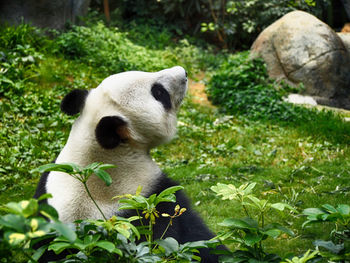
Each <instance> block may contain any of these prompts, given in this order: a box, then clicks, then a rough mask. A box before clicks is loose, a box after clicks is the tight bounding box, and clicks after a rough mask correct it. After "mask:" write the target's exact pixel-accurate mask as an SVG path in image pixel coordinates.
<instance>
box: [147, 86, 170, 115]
mask: <svg viewBox="0 0 350 263" xmlns="http://www.w3.org/2000/svg"><path fill="white" fill-rule="evenodd" d="M151 92H152V95H153V97H154V98H155V99H156V100H157V101H159V102H160V103H162V104H163V106H164V108H165V109H166V110H170V109H171V100H170V95H169V92H168V91H167V90H166V89H165V88H164V87H163V85H162V84H160V83H154V84H153V85H152V88H151Z"/></svg>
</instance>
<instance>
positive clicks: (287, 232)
mask: <svg viewBox="0 0 350 263" xmlns="http://www.w3.org/2000/svg"><path fill="white" fill-rule="evenodd" d="M271 229H278V230H280V231H282V232H283V233H286V234H288V235H289V236H292V237H293V236H294V232H293V231H292V230H290V229H288V228H286V227H284V226H282V225H281V224H279V223H271V224H268V225H267V226H266V227H265V228H264V231H268V230H271Z"/></svg>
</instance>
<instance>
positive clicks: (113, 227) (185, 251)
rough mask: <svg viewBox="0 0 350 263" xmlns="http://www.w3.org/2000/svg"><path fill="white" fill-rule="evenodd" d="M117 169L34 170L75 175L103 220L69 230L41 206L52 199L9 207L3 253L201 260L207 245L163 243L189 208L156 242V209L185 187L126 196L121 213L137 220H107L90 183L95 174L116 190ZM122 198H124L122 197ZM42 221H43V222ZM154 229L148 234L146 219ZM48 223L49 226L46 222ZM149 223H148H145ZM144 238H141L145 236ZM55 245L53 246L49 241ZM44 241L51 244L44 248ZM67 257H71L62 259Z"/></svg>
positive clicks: (2, 220) (2, 226)
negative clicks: (114, 174) (113, 173)
mask: <svg viewBox="0 0 350 263" xmlns="http://www.w3.org/2000/svg"><path fill="white" fill-rule="evenodd" d="M113 167H115V166H114V165H109V164H102V163H92V164H90V165H88V166H86V167H84V168H81V167H79V166H78V165H76V164H73V163H64V164H55V163H53V164H47V165H43V166H40V167H38V168H37V169H34V170H33V171H32V172H50V171H59V172H64V173H67V174H70V175H71V176H72V177H73V178H75V179H77V180H79V181H80V182H81V183H82V184H83V185H84V187H85V190H86V192H87V193H88V195H89V197H90V198H91V199H92V201H93V202H94V204H95V205H96V207H97V208H98V210H99V211H100V212H101V215H102V216H103V218H104V220H89V219H86V220H78V221H76V222H75V225H66V224H63V223H61V222H60V221H59V220H58V214H57V211H56V210H55V209H54V208H53V207H51V206H49V205H47V204H44V203H43V204H39V201H40V200H42V199H44V198H48V197H50V195H49V194H46V195H44V196H42V197H40V198H39V199H38V200H35V199H30V200H29V201H21V202H19V203H14V202H11V203H8V204H7V205H5V206H4V207H3V208H2V210H3V211H4V212H6V213H7V214H5V215H4V216H1V217H0V240H1V241H4V243H3V244H2V246H0V251H1V252H4V253H5V254H6V253H8V255H11V253H13V252H14V251H18V252H20V253H21V254H23V255H24V256H25V257H26V258H28V260H29V262H37V260H39V259H40V257H41V256H43V255H44V254H45V253H46V252H47V251H50V250H52V251H53V252H54V253H55V254H60V255H62V256H61V257H62V260H61V261H60V262H67V263H68V262H77V261H78V262H115V260H117V261H118V262H140V263H141V262H159V261H162V262H164V261H172V262H173V261H174V260H175V261H177V260H181V261H182V262H192V260H193V259H194V260H200V258H199V257H198V256H196V255H195V253H198V248H204V247H207V244H206V242H205V241H197V242H188V243H185V244H181V245H179V244H178V242H177V241H176V240H175V239H173V238H166V239H162V238H163V236H164V234H165V232H166V231H167V230H168V228H169V226H171V224H172V220H174V219H175V218H176V217H178V216H181V214H182V213H184V212H185V211H186V209H185V208H182V209H180V207H179V206H176V207H175V211H174V215H168V214H164V215H162V216H164V217H170V221H169V225H168V226H167V227H166V229H165V231H164V233H163V235H162V236H161V238H160V240H157V241H156V242H155V241H153V239H152V236H153V232H152V226H153V225H154V224H156V218H157V217H159V212H158V211H157V210H156V206H157V204H159V203H161V202H175V201H176V197H175V195H174V193H175V192H176V191H178V190H180V189H182V187H181V186H174V187H170V188H168V189H165V190H164V191H162V192H161V193H160V194H158V195H157V194H153V195H151V196H150V197H148V198H146V197H143V196H141V195H140V193H141V187H139V188H138V189H137V192H136V194H135V195H125V196H123V197H126V198H127V199H121V200H119V202H120V203H121V205H120V209H133V210H136V211H137V213H138V216H131V217H129V218H122V217H117V216H113V217H111V218H109V219H107V218H106V217H105V215H104V214H103V212H102V211H101V209H100V208H99V206H98V205H97V203H96V202H95V200H94V198H93V197H92V196H91V193H90V191H89V189H88V186H87V181H88V179H89V177H90V176H91V175H92V174H95V175H96V176H98V177H99V178H100V179H101V180H103V181H104V182H105V183H106V185H107V186H108V185H110V184H111V182H112V181H111V177H110V175H109V174H108V173H107V172H106V171H105V170H106V169H108V168H113ZM119 198H120V196H119ZM38 215H41V216H43V217H38ZM141 215H143V216H144V218H145V219H146V220H148V221H147V222H149V227H148V229H147V231H144V227H143V220H142V216H141ZM44 217H46V218H47V219H49V220H50V222H48V221H46V220H45V219H44ZM135 220H140V222H141V226H140V227H135V226H134V225H133V224H132V222H133V221H135ZM145 222H146V221H145ZM140 233H141V234H140ZM141 235H145V237H146V241H145V242H137V240H140V238H141ZM48 239H50V240H48ZM44 240H48V241H46V242H45V243H44V245H42V243H38V242H42V241H44ZM10 251H13V252H10ZM63 252H65V253H68V254H67V255H66V254H62V253H63Z"/></svg>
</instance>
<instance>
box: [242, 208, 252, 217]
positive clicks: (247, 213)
mask: <svg viewBox="0 0 350 263" xmlns="http://www.w3.org/2000/svg"><path fill="white" fill-rule="evenodd" d="M242 206H243V209H244V212H245V213H246V215H247V217H249V218H251V217H250V215H249V212H248V209H247V207H246V206H245V205H242Z"/></svg>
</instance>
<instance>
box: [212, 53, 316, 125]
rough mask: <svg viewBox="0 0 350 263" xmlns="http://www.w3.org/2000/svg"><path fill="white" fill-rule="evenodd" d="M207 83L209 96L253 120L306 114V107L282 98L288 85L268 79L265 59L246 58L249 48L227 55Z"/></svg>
mask: <svg viewBox="0 0 350 263" xmlns="http://www.w3.org/2000/svg"><path fill="white" fill-rule="evenodd" d="M208 84H209V86H208V88H207V92H208V95H209V99H211V101H212V102H213V103H214V104H219V105H220V106H221V107H222V109H223V111H225V112H228V113H239V114H241V115H244V116H247V117H249V118H252V119H255V120H256V119H277V120H281V121H295V120H300V119H304V118H306V119H308V118H309V115H308V114H306V113H307V110H306V109H304V108H301V107H298V106H294V105H292V104H289V103H285V102H284V101H283V95H285V94H286V92H287V91H290V90H291V88H290V87H288V86H287V85H284V84H283V83H280V84H278V83H275V82H274V81H273V80H271V79H269V77H268V74H267V70H266V66H265V63H264V62H263V61H262V60H261V59H250V58H249V52H242V53H237V54H236V55H233V56H230V57H229V59H228V60H227V61H226V62H225V63H223V64H222V66H221V68H220V69H219V70H218V71H217V72H216V73H214V75H213V76H212V78H211V80H210V81H209V83H208Z"/></svg>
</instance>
